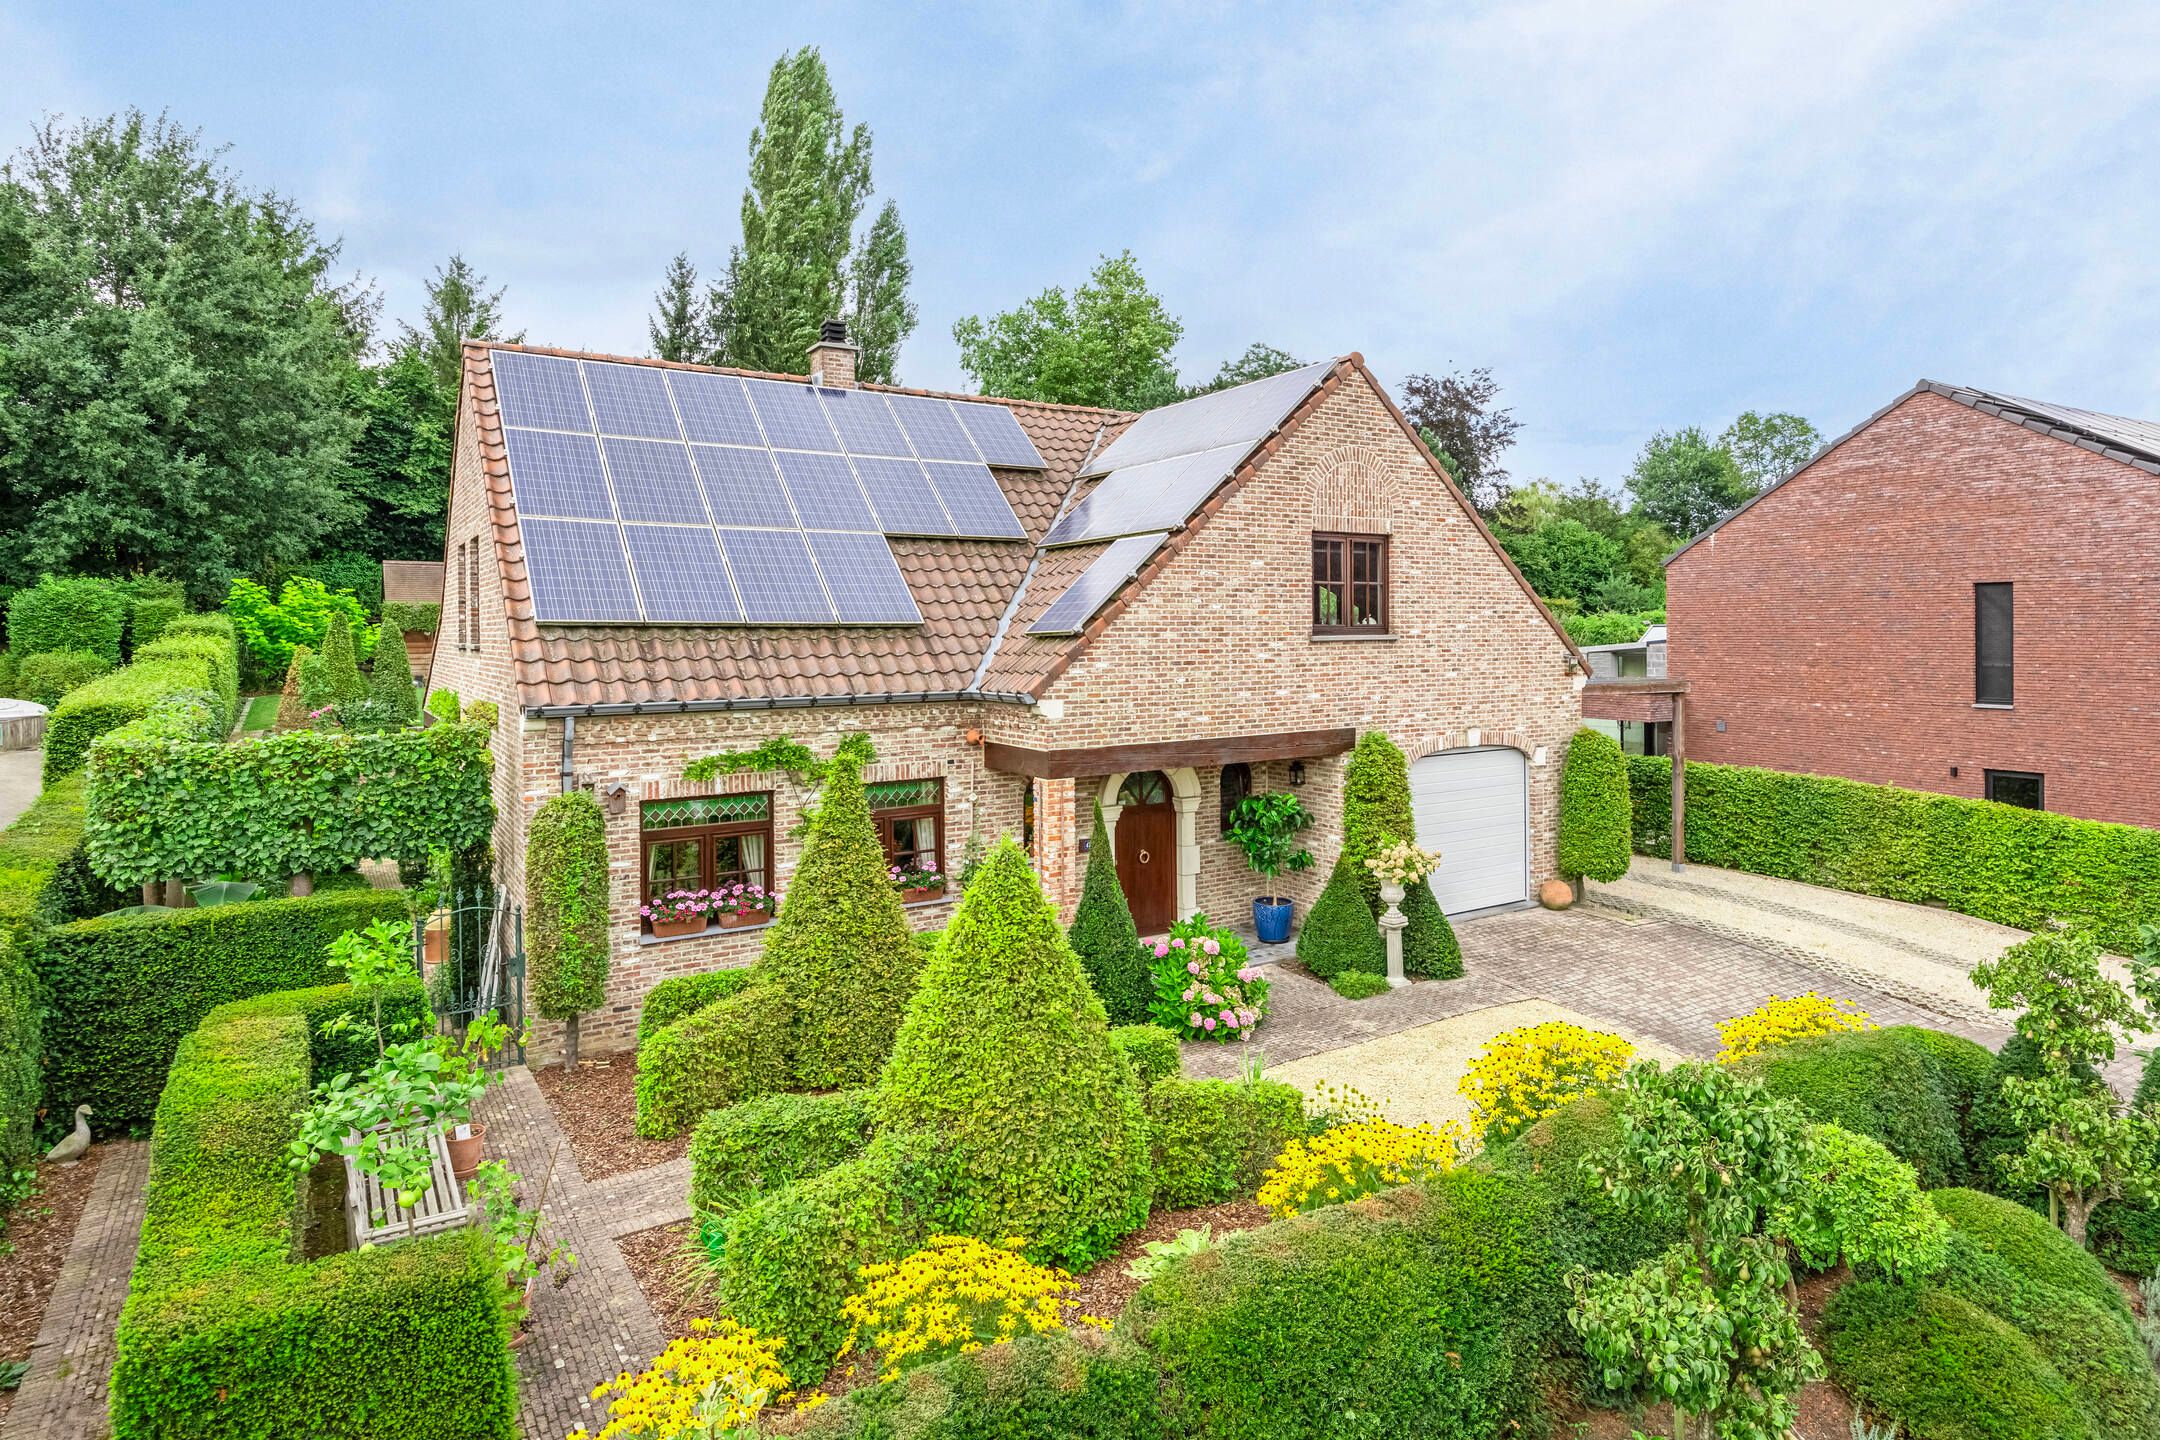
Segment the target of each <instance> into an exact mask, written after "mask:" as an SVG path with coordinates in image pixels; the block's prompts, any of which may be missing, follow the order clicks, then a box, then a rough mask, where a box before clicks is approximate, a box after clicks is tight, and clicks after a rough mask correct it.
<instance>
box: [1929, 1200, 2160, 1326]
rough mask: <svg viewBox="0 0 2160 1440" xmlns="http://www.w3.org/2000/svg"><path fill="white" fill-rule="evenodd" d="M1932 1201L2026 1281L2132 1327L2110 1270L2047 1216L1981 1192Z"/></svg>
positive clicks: (2126, 1305)
mask: <svg viewBox="0 0 2160 1440" xmlns="http://www.w3.org/2000/svg"><path fill="white" fill-rule="evenodd" d="M1928 1199H1929V1200H1931V1201H1932V1202H1934V1205H1935V1208H1936V1209H1937V1210H1939V1211H1941V1212H1942V1217H1943V1218H1944V1219H1945V1220H1948V1221H1949V1222H1950V1223H1951V1224H1952V1225H1954V1226H1956V1227H1957V1228H1958V1230H1959V1231H1961V1232H1962V1233H1964V1234H1965V1235H1967V1236H1970V1237H1971V1238H1972V1240H1973V1242H1974V1243H1975V1244H1977V1245H1979V1246H1980V1247H1981V1248H1982V1249H1984V1250H1986V1251H1987V1252H1988V1253H1989V1254H1991V1255H1994V1256H1996V1257H1997V1258H1998V1259H2000V1260H2001V1261H2002V1262H2003V1263H2004V1264H2005V1265H2007V1266H2009V1267H2010V1268H2011V1269H2012V1270H2014V1271H2015V1272H2017V1274H2019V1275H2021V1276H2023V1277H2024V1278H2025V1279H2027V1280H2031V1281H2033V1282H2035V1283H2037V1284H2042V1285H2051V1286H2053V1287H2055V1288H2056V1289H2058V1290H2062V1291H2066V1292H2068V1293H2069V1294H2072V1295H2078V1296H2082V1297H2083V1298H2085V1299H2087V1300H2090V1301H2092V1302H2093V1303H2094V1304H2096V1305H2099V1306H2101V1307H2102V1308H2103V1309H2105V1310H2107V1311H2109V1312H2110V1313H2111V1314H2114V1315H2116V1316H2118V1317H2119V1318H2121V1319H2122V1320H2123V1321H2124V1322H2125V1323H2128V1321H2129V1319H2130V1305H2129V1302H2128V1301H2126V1300H2124V1299H2123V1293H2122V1291H2121V1290H2119V1289H2117V1288H2116V1285H2115V1282H2114V1281H2113V1280H2111V1279H2109V1278H2108V1273H2107V1271H2106V1270H2105V1269H2104V1268H2103V1267H2102V1266H2101V1264H2100V1262H2099V1261H2098V1260H2096V1259H2094V1258H2093V1257H2092V1256H2091V1255H2089V1254H2087V1253H2086V1252H2085V1251H2084V1250H2083V1249H2081V1248H2079V1246H2078V1245H2077V1243H2076V1242H2075V1241H2073V1240H2072V1239H2071V1238H2070V1237H2069V1236H2067V1235H2065V1234H2064V1233H2063V1232H2062V1231H2060V1230H2058V1229H2056V1228H2055V1227H2054V1226H2053V1225H2050V1224H2048V1222H2047V1217H2046V1216H2044V1215H2041V1214H2038V1213H2037V1212H2035V1211H2032V1210H2028V1209H2026V1208H2025V1207H2024V1206H2022V1205H2019V1204H2015V1203H2013V1202H2012V1201H2009V1200H2005V1199H2003V1198H2002V1197H2001V1196H1999V1195H1987V1194H1983V1193H1981V1192H1980V1191H1978V1190H1937V1191H1935V1192H1934V1193H1933V1194H1931V1195H1929V1196H1928Z"/></svg>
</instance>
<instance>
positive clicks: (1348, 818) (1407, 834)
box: [1298, 730, 1463, 980]
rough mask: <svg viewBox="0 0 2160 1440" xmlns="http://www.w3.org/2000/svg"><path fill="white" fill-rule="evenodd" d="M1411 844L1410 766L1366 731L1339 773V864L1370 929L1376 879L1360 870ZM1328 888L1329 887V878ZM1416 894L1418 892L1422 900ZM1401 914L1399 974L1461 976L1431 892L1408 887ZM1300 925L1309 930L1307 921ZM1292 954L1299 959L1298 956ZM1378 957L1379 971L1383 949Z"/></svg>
mask: <svg viewBox="0 0 2160 1440" xmlns="http://www.w3.org/2000/svg"><path fill="white" fill-rule="evenodd" d="M1416 838H1417V821H1416V820H1415V819H1414V818H1413V817H1412V815H1411V813H1410V762H1409V761H1408V760H1406V759H1405V758H1403V753H1402V751H1401V750H1399V749H1397V748H1396V746H1395V742H1394V741H1392V740H1390V739H1388V737H1387V736H1386V735H1384V734H1382V733H1381V732H1380V731H1378V730H1368V731H1366V732H1365V733H1364V734H1363V735H1360V736H1358V742H1357V748H1356V749H1354V750H1352V751H1351V752H1350V762H1349V764H1348V765H1346V766H1345V767H1344V769H1343V848H1342V858H1343V859H1345V860H1347V861H1349V862H1350V865H1351V869H1352V871H1353V873H1354V875H1355V878H1356V883H1357V890H1358V893H1359V894H1360V895H1362V896H1364V897H1365V908H1366V909H1367V910H1370V911H1371V912H1372V915H1373V921H1374V926H1375V928H1376V929H1377V928H1378V923H1379V919H1380V912H1381V910H1382V909H1383V908H1385V907H1383V906H1382V905H1381V903H1380V877H1379V876H1377V875H1375V874H1373V873H1372V871H1370V870H1368V869H1366V868H1365V862H1366V861H1367V860H1369V859H1371V858H1372V857H1373V856H1374V855H1377V854H1378V853H1380V849H1381V847H1382V846H1384V845H1386V844H1388V843H1389V842H1390V841H1394V840H1415V839H1416ZM1440 863H1441V864H1442V865H1446V864H1447V857H1446V856H1445V855H1443V856H1441V857H1440ZM1329 883H1330V884H1333V883H1334V881H1333V878H1332V877H1330V880H1329ZM1419 891H1423V892H1424V899H1422V900H1421V899H1419V898H1418V892H1419ZM1428 902H1430V903H1428ZM1402 912H1403V918H1404V919H1405V920H1408V921H1409V922H1410V925H1409V928H1408V929H1406V930H1404V931H1403V973H1404V974H1406V975H1416V976H1420V977H1423V978H1429V979H1434V980H1452V979H1455V978H1456V977H1457V976H1459V975H1461V974H1462V973H1463V965H1462V946H1461V945H1459V944H1457V943H1456V940H1455V931H1454V929H1453V927H1451V926H1450V925H1449V924H1448V922H1447V916H1446V915H1445V914H1444V913H1442V911H1441V909H1440V904H1439V902H1438V901H1436V900H1433V899H1432V891H1431V890H1430V889H1429V888H1427V887H1426V886H1423V885H1414V886H1412V887H1410V890H1409V891H1408V892H1407V894H1406V897H1405V898H1404V900H1403V903H1402ZM1305 923H1306V924H1307V925H1310V924H1312V921H1311V920H1310V919H1308V920H1307V921H1306V922H1305ZM1298 953H1299V954H1300V956H1302V955H1303V954H1304V952H1303V951H1302V950H1300V951H1299V952H1298ZM1381 953H1382V959H1381V969H1383V970H1384V969H1386V964H1387V962H1386V951H1385V948H1384V947H1383V949H1382V952H1381Z"/></svg>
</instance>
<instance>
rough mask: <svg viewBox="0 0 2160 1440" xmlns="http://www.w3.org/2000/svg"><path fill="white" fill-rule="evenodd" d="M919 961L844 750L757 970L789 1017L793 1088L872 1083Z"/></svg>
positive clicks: (857, 773) (858, 776)
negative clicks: (782, 1004)
mask: <svg viewBox="0 0 2160 1440" xmlns="http://www.w3.org/2000/svg"><path fill="white" fill-rule="evenodd" d="M922 958H923V957H922V951H921V950H920V949H918V948H917V946H916V944H915V937H914V934H913V932H912V931H910V930H909V929H908V923H907V916H906V914H905V912H903V911H902V910H901V908H900V897H899V895H898V894H897V893H895V892H894V890H893V887H892V882H891V878H890V876H889V874H888V872H887V868H886V865H885V851H884V849H883V848H882V847H881V846H880V845H879V843H878V835H877V827H876V826H875V825H874V824H872V822H871V819H870V805H869V802H868V800H867V799H865V798H864V795H863V783H862V766H861V763H860V760H859V759H858V758H857V757H856V756H855V754H854V753H853V752H850V751H847V750H845V749H843V751H842V753H841V754H839V755H836V756H835V757H834V758H833V760H832V763H831V764H830V765H829V766H828V767H827V769H826V772H825V785H824V789H823V790H822V792H821V794H820V798H819V801H818V810H817V818H816V819H815V820H814V821H812V823H811V827H810V834H809V837H808V838H807V839H806V840H805V841H804V843H803V853H802V860H801V862H800V863H799V864H797V865H796V867H795V876H794V879H793V880H792V881H791V882H790V883H789V885H788V889H787V893H786V895H785V896H784V897H782V899H781V902H780V915H779V918H778V919H777V920H775V921H774V923H773V927H772V928H771V929H770V930H768V931H767V932H766V934H765V949H764V953H763V954H762V955H761V956H760V957H759V959H758V964H757V969H758V972H759V974H760V976H761V977H762V978H761V979H760V980H759V982H758V986H759V987H761V988H762V987H765V986H770V987H771V988H772V989H773V990H774V991H776V992H777V993H778V994H779V996H780V997H781V999H782V1001H783V1003H784V1004H785V1005H786V1007H787V1013H788V1015H789V1016H790V1018H791V1022H792V1028H791V1030H790V1033H789V1037H788V1052H789V1072H790V1075H791V1078H792V1083H791V1085H790V1087H789V1088H791V1089H797V1090H831V1089H836V1088H842V1087H845V1086H849V1085H865V1084H868V1083H869V1082H870V1081H871V1080H873V1079H875V1078H876V1077H877V1074H878V1071H879V1070H880V1068H881V1067H882V1066H883V1065H884V1063H885V1057H886V1055H888V1054H889V1053H890V1052H891V1050H892V1045H893V1035H894V1033H895V1032H896V1031H897V1030H898V1029H899V1027H900V1017H901V1015H902V1013H903V1012H904V1011H905V1010H906V1009H907V1003H908V997H909V996H910V995H912V994H914V992H915V981H916V977H917V976H918V975H919V974H920V973H921V969H922Z"/></svg>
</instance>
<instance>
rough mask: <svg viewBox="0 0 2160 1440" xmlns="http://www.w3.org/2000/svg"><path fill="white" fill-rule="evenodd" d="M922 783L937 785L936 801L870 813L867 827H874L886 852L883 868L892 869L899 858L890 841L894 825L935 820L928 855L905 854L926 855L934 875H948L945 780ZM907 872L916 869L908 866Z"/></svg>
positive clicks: (930, 778)
mask: <svg viewBox="0 0 2160 1440" xmlns="http://www.w3.org/2000/svg"><path fill="white" fill-rule="evenodd" d="M924 779H925V780H928V781H932V782H934V783H935V784H936V785H937V787H938V798H937V799H936V800H934V801H930V802H928V803H926V804H921V805H894V806H891V807H888V808H886V809H882V810H872V811H871V812H870V823H871V824H873V825H875V826H876V827H877V833H878V846H879V848H880V849H882V850H883V851H884V852H885V866H886V868H887V869H891V868H893V867H894V866H896V865H898V864H899V863H900V860H899V857H900V854H901V852H900V850H899V849H898V847H897V845H896V843H895V841H894V840H893V822H895V821H897V820H921V819H924V818H929V819H932V820H935V821H936V822H937V843H936V844H935V845H933V846H931V847H930V849H929V850H928V851H925V850H921V849H915V850H909V851H907V852H906V853H907V854H909V855H923V854H929V855H930V856H931V858H932V859H934V860H936V861H937V873H938V874H940V875H945V874H948V873H949V872H948V871H947V870H946V868H945V779H944V777H943V776H926V777H924ZM915 783H921V782H915ZM907 868H910V869H914V868H919V867H915V866H910V867H907Z"/></svg>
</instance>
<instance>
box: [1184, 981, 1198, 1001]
mask: <svg viewBox="0 0 2160 1440" xmlns="http://www.w3.org/2000/svg"><path fill="white" fill-rule="evenodd" d="M1199 993H1200V987H1199V986H1197V985H1188V986H1186V987H1185V998H1186V999H1187V1000H1188V1001H1189V1000H1191V999H1192V998H1193V997H1194V996H1195V995H1198V994H1199Z"/></svg>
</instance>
